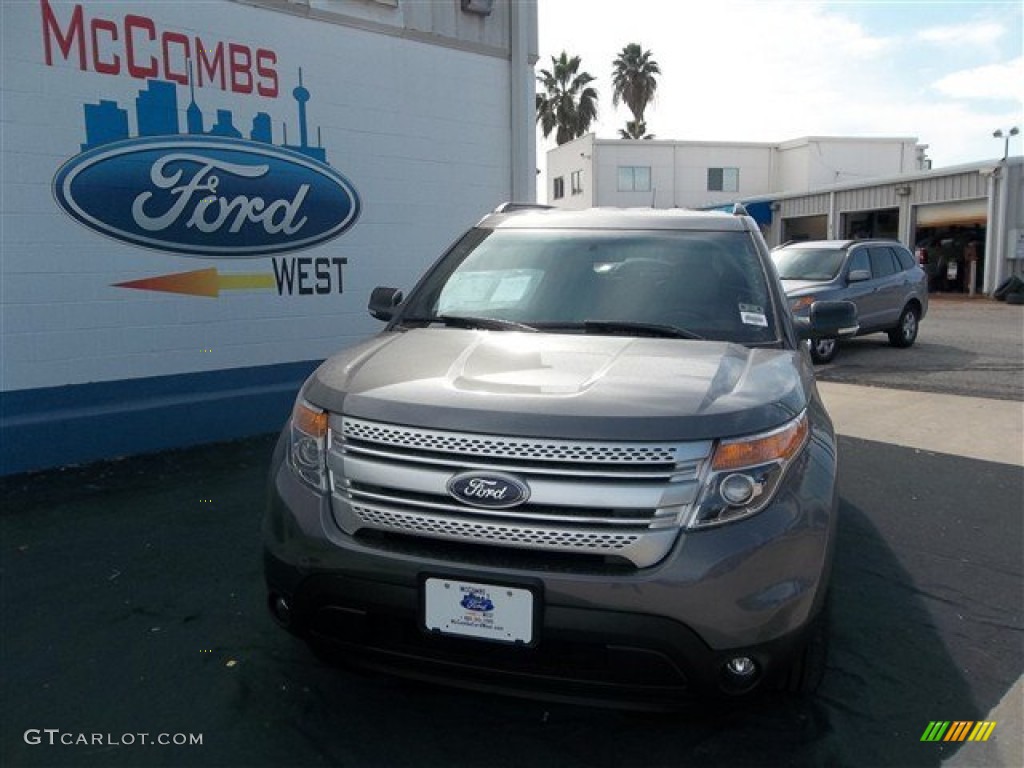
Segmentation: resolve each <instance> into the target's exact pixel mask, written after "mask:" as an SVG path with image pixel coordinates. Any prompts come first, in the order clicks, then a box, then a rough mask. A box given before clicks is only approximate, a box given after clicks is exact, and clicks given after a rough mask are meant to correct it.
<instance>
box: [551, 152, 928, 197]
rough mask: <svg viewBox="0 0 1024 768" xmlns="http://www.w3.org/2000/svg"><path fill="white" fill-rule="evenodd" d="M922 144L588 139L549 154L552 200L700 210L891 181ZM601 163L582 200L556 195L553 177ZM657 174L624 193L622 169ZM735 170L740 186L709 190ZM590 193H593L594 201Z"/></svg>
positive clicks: (909, 166)
mask: <svg viewBox="0 0 1024 768" xmlns="http://www.w3.org/2000/svg"><path fill="white" fill-rule="evenodd" d="M920 151H923V148H919V145H918V144H917V142H916V140H915V139H903V138H894V139H856V138H842V137H838V138H837V137H832V138H813V137H812V138H802V139H795V140H793V141H788V142H784V143H782V144H767V143H753V142H750V143H741V142H728V143H726V142H697V141H658V140H651V141H641V140H622V139H597V138H595V137H593V136H592V135H588V136H587V137H584V138H583V139H577V140H576V141H575V142H569V143H567V144H565V145H563V146H561V147H556V148H555V149H552V150H550V151H549V152H548V158H547V162H548V177H549V178H548V185H547V201H548V202H549V203H551V204H553V205H557V206H559V207H564V208H585V207H588V205H589V204H593V205H600V206H618V207H636V206H640V207H645V206H651V205H653V206H654V207H657V208H671V207H680V208H699V207H707V206H712V205H718V204H724V203H728V202H731V201H733V200H735V199H737V198H738V197H750V196H757V195H770V194H782V193H786V192H789V193H792V192H803V191H807V190H810V189H813V188H818V187H822V186H832V185H835V184H837V183H841V182H847V183H848V182H852V181H859V180H861V179H866V178H872V177H878V176H891V175H894V174H899V173H905V172H909V171H913V170H918V169H917V167H916V166H917V162H918V155H919V153H920ZM587 162H593V163H594V169H593V171H594V172H593V173H592V174H591V180H590V181H589V182H588V183H587V184H585V185H584V190H583V194H582V195H576V196H573V195H571V194H570V193H569V192H568V191H567V192H566V196H565V197H564V198H563V199H561V200H555V199H554V198H553V195H552V192H553V179H554V178H556V177H558V176H559V175H562V174H565V183H566V185H567V187H566V188H567V190H568V189H569V183H570V182H569V176H568V174H569V173H571V171H572V169H573V168H576V167H577V166H579V164H581V163H583V164H584V167H585V164H586V163H587ZM622 166H641V167H650V169H651V188H650V189H649V190H644V191H624V190H621V189H619V185H618V169H619V168H620V167H622ZM711 168H736V169H738V171H739V185H738V188H737V189H733V190H729V189H726V190H721V191H712V190H709V189H708V169H711ZM591 195H592V196H593V197H592V199H591Z"/></svg>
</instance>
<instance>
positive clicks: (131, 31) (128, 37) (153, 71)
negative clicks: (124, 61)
mask: <svg viewBox="0 0 1024 768" xmlns="http://www.w3.org/2000/svg"><path fill="white" fill-rule="evenodd" d="M137 29H139V30H143V31H145V32H147V33H148V34H147V35H146V37H147V38H148V39H149V40H156V24H154V23H153V20H152V19H147V18H146V17H145V16H136V15H135V14H134V13H130V14H128V15H127V16H125V17H124V44H125V49H126V51H127V53H128V74H130V75H131V76H132V77H137V78H139V79H142V80H144V79H146V78H147V77H156V76H157V74H158V73H159V71H160V68H159V66H157V61H156V57H155V56H150V57H149V66H148V67H140V66H139V64H138V63H137V62H136V61H135V30H137Z"/></svg>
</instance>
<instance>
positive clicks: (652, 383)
mask: <svg viewBox="0 0 1024 768" xmlns="http://www.w3.org/2000/svg"><path fill="white" fill-rule="evenodd" d="M540 208H541V207H539V206H509V205H506V206H503V207H501V208H499V209H498V211H497V212H496V213H494V214H492V215H489V216H487V217H485V218H484V219H483V220H482V221H480V223H479V224H477V225H476V226H475V227H473V228H471V229H470V230H469V231H468V232H467V233H466V234H465V235H464V236H463V237H461V238H460V239H459V240H458V241H457V242H456V243H455V244H454V245H453V246H452V247H451V248H450V249H449V250H448V252H447V253H446V254H445V255H444V256H442V257H441V259H440V260H439V261H438V262H437V263H436V264H434V266H433V267H432V268H431V269H430V270H429V271H428V272H427V273H426V275H425V276H424V277H423V278H422V279H421V280H420V282H419V284H418V285H417V286H416V287H415V288H414V289H413V290H412V292H411V293H410V295H409V296H408V298H404V299H403V295H402V293H401V292H400V291H398V290H397V289H394V288H377V289H375V290H374V291H373V294H372V296H371V299H370V312H371V313H372V314H373V315H374V316H375V317H377V318H379V319H381V320H383V321H385V322H386V323H387V325H386V327H385V328H384V330H383V331H382V332H381V333H380V334H379V335H377V336H375V337H373V338H371V339H368V340H366V341H365V342H363V343H361V344H358V345H356V346H354V347H352V348H350V349H347V350H345V351H343V352H341V353H340V354H338V355H337V356H335V357H333V358H331V359H329V360H327V361H326V362H325V363H323V365H322V366H321V367H320V368H319V369H318V370H317V371H316V372H315V373H314V374H313V375H312V376H311V377H310V378H309V380H308V381H307V382H306V383H305V385H304V386H303V388H302V390H301V392H300V394H299V397H298V399H297V401H296V403H295V407H294V411H293V414H292V417H291V419H290V421H289V422H288V424H287V425H286V426H285V428H284V430H283V432H282V434H281V437H280V440H279V442H278V445H277V449H276V452H275V454H274V458H273V464H272V467H271V472H270V494H269V504H268V508H267V512H266V516H265V521H264V526H263V534H264V541H265V575H266V583H267V587H268V593H269V594H268V601H269V607H270V610H271V612H272V614H273V616H274V617H275V618H276V620H277V621H278V622H279V623H280V624H281V625H283V626H284V627H286V628H287V629H289V630H290V631H292V632H294V633H295V634H297V635H298V636H300V637H301V638H303V639H305V640H306V641H308V643H309V644H310V645H311V646H312V648H313V649H314V650H315V651H316V652H317V653H318V654H319V655H321V656H324V657H328V658H331V659H333V660H342V661H344V662H346V663H349V664H356V665H362V666H367V667H370V668H374V669H379V670H384V671H389V672H392V673H398V674H404V675H409V676H414V677H417V678H419V679H426V680H433V681H438V682H447V683H454V684H458V685H465V686H470V687H478V688H479V687H485V688H490V689H494V690H504V691H523V690H528V691H531V692H533V693H534V694H538V695H541V696H548V697H555V698H559V699H565V698H577V699H583V700H590V701H609V700H612V701H619V702H623V701H625V702H630V703H633V704H641V705H655V706H660V705H671V704H673V703H675V702H679V701H688V700H690V699H691V697H693V696H712V697H716V698H717V697H721V696H727V695H732V694H741V693H746V692H750V691H753V690H755V689H758V688H764V687H767V686H782V687H786V688H789V689H791V690H794V691H803V692H806V691H810V690H813V688H814V687H815V685H816V684H817V681H818V680H819V678H820V675H821V673H822V670H823V668H824V648H825V640H826V637H827V635H826V625H825V621H826V616H827V613H826V611H825V605H826V596H827V593H828V581H829V571H830V567H831V563H832V552H833V547H834V540H835V529H836V507H837V484H836V471H837V454H836V450H837V446H836V438H835V434H834V432H833V428H832V423H831V422H830V420H829V417H828V415H827V413H826V412H825V409H824V407H823V406H822V402H821V400H820V398H819V396H818V391H817V388H816V386H815V381H814V375H813V368H812V366H811V363H810V360H809V358H808V355H807V352H806V350H805V349H804V348H803V345H802V344H801V343H800V340H801V338H811V337H817V336H837V335H841V334H844V333H852V332H854V331H855V330H856V315H855V310H854V307H853V306H852V305H851V304H849V303H848V302H846V303H844V302H833V303H828V302H819V303H817V304H815V305H814V306H813V307H811V309H810V312H809V314H808V316H807V318H806V319H804V320H801V321H795V320H794V318H793V317H792V315H791V314H790V311H789V308H788V305H787V303H786V300H785V297H784V296H783V294H782V290H781V287H780V285H779V282H778V280H777V278H776V277H775V273H774V270H773V269H772V267H771V262H770V257H769V253H768V249H767V247H766V246H765V244H764V241H763V239H762V238H761V235H760V233H759V232H758V229H757V225H756V224H755V223H754V222H753V220H752V219H750V218H749V217H747V216H745V215H729V214H724V213H710V212H701V213H697V212H684V211H654V210H622V211H607V210H591V211H555V210H541V209H540Z"/></svg>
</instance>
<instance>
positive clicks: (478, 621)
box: [423, 579, 533, 644]
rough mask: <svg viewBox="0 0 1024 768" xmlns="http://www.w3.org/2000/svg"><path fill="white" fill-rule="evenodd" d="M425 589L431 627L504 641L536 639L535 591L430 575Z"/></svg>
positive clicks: (425, 607)
mask: <svg viewBox="0 0 1024 768" xmlns="http://www.w3.org/2000/svg"><path fill="white" fill-rule="evenodd" d="M424 590H425V593H424V598H425V599H424V616H423V620H424V625H425V626H426V628H427V629H428V630H430V631H434V632H442V633H444V634H449V635H461V636H463V637H476V638H482V639H485V640H497V641H499V642H502V643H524V644H528V643H530V642H532V641H533V593H532V592H530V590H528V589H518V588H516V587H505V586H497V585H494V584H475V583H472V582H466V581H453V580H451V579H427V580H426V582H425V584H424Z"/></svg>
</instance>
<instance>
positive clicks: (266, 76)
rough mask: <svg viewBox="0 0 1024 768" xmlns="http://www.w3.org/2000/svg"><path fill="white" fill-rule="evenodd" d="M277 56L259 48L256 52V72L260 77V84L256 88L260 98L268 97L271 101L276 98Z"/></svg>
mask: <svg viewBox="0 0 1024 768" xmlns="http://www.w3.org/2000/svg"><path fill="white" fill-rule="evenodd" d="M275 64H277V54H276V53H274V52H273V51H268V50H267V49H266V48H260V49H258V50H257V51H256V72H257V73H258V74H259V76H260V78H261V79H260V83H259V85H257V86H256V90H257V92H258V93H259V94H260V96H268V97H270V98H271V99H276V98H277V70H276V69H275V68H274V65H275Z"/></svg>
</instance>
